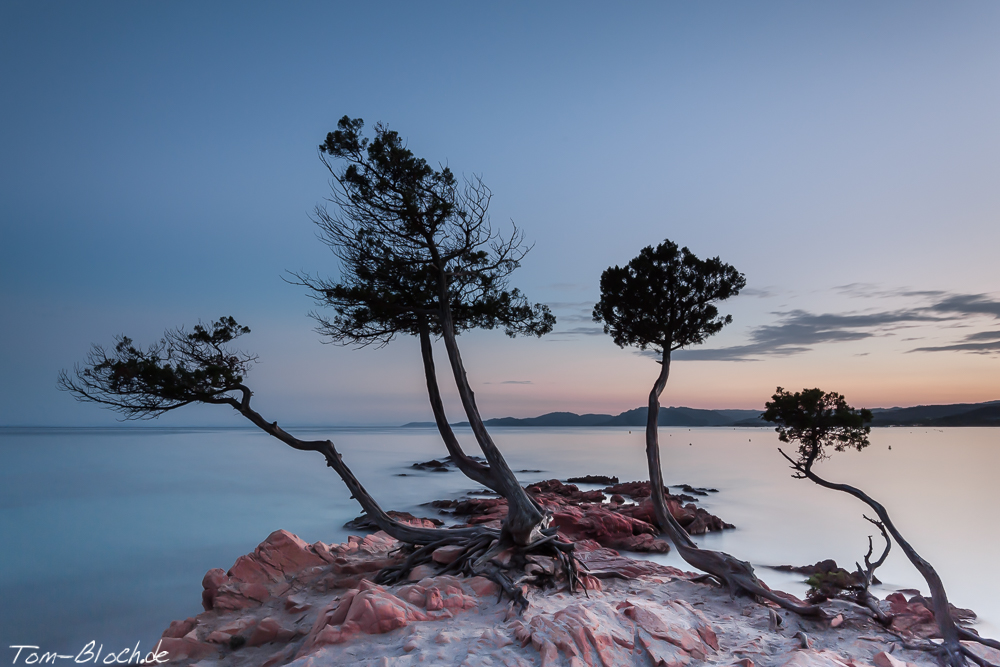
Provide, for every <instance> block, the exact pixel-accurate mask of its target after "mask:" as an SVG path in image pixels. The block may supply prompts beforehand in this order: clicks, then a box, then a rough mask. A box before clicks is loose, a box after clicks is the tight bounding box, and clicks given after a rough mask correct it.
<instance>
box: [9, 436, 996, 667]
mask: <svg viewBox="0 0 1000 667" xmlns="http://www.w3.org/2000/svg"><path fill="white" fill-rule="evenodd" d="M296 433H297V434H300V435H303V436H305V437H317V436H320V435H322V436H323V437H331V438H332V439H333V440H334V442H336V443H337V446H338V448H339V449H340V450H341V452H342V453H343V454H344V460H345V461H346V462H347V464H348V465H349V466H351V468H352V469H353V470H354V472H355V474H356V475H357V476H358V477H359V478H360V479H361V481H362V483H364V484H365V485H366V486H367V487H368V488H369V490H370V491H371V492H372V493H373V495H375V497H376V498H377V499H378V500H379V502H380V503H381V504H382V505H383V506H384V507H385V508H387V509H398V510H405V511H410V512H413V513H414V514H423V515H433V510H431V509H430V508H428V507H421V504H422V503H426V502H428V501H430V500H434V499H437V498H446V497H453V496H456V495H461V494H464V493H467V492H469V491H473V490H476V489H477V485H475V484H473V483H471V482H469V481H468V480H467V479H466V478H464V477H463V476H461V474H460V473H457V472H450V473H434V472H421V471H415V470H412V469H409V465H410V464H411V463H413V462H417V461H424V460H427V459H430V458H435V457H441V456H443V455H444V454H445V452H444V447H443V445H442V444H441V442H440V439H439V438H438V436H437V434H436V432H435V431H434V430H432V429H400V428H394V429H322V430H321V429H301V430H298V431H296ZM493 434H494V437H495V439H496V441H497V443H498V445H499V446H500V447H501V449H502V450H503V451H504V452H505V454H506V456H507V458H508V461H509V463H510V465H511V467H512V468H513V469H514V470H531V471H536V470H539V471H541V472H524V473H520V474H519V477H520V479H521V481H522V482H525V483H527V482H531V481H537V480H539V479H548V478H552V477H558V478H560V479H565V478H566V477H569V476H575V475H584V474H605V475H617V476H618V477H619V478H621V479H622V480H623V481H625V480H634V479H647V478H648V476H647V470H646V462H645V456H644V449H643V447H644V445H643V434H642V433H641V431H640V430H632V431H631V432H629V430H628V429H624V428H572V429H570V428H566V429H559V428H538V429H528V428H506V429H500V428H498V429H494V430H493ZM459 435H460V437H461V438H462V440H463V442H464V443H465V445H466V449H467V451H469V452H470V453H471V452H473V451H474V449H475V446H474V442H473V440H472V437H471V434H470V433H468V432H464V433H463V432H459ZM871 440H872V445H871V447H870V448H869V449H868V450H866V451H865V452H862V453H857V452H845V453H842V454H836V455H835V456H834V457H833V458H832V459H831V460H829V461H826V462H824V463H822V464H821V465H820V467H819V468H818V472H820V474H821V475H824V476H825V477H827V478H828V479H830V480H833V481H844V482H849V483H853V484H855V485H857V486H860V487H861V488H862V489H864V490H866V491H867V492H868V493H870V494H871V495H872V496H873V497H875V498H876V499H877V500H879V501H881V502H882V503H883V504H884V505H885V506H886V507H887V509H888V510H889V513H890V515H891V516H892V517H893V518H894V520H895V521H896V523H897V526H898V527H899V529H900V530H901V531H902V533H903V534H904V536H906V537H907V538H908V539H909V540H910V542H911V543H912V544H913V545H914V547H915V548H916V549H917V550H918V551H919V552H920V553H921V555H923V556H924V557H925V558H926V559H927V560H929V561H930V562H931V563H933V564H934V565H935V567H936V568H937V569H938V571H939V572H940V574H941V575H942V577H943V579H944V582H945V585H946V586H947V588H948V592H949V597H950V599H951V601H952V602H953V603H954V604H956V605H958V606H962V607H970V608H972V609H974V610H975V611H977V612H978V613H979V615H980V617H981V619H982V622H981V623H980V626H979V629H980V631H981V632H983V633H984V634H990V635H992V636H994V637H996V636H997V635H998V634H1000V633H998V631H997V629H998V628H1000V600H998V597H1000V590H998V584H997V583H996V581H995V579H992V578H991V577H990V575H989V572H990V571H991V570H992V569H993V568H992V566H993V564H994V563H995V562H996V559H997V554H998V553H1000V537H998V534H997V530H996V526H997V525H998V523H1000V485H998V484H997V482H996V477H997V473H998V471H1000V429H990V428H961V429H944V430H941V429H937V430H934V429H916V428H914V429H910V428H891V429H877V430H874V431H873V432H872V436H871ZM777 445H778V442H777V438H776V436H775V434H774V433H773V432H772V431H770V430H768V429H725V428H695V429H690V430H689V429H686V428H664V429H661V446H662V459H663V465H664V477H665V479H666V481H667V483H668V484H680V483H689V484H692V485H694V486H707V487H713V488H717V489H719V493H717V494H712V495H710V496H709V497H708V498H706V499H705V500H704V502H703V503H702V504H703V505H704V506H705V507H707V508H708V509H709V510H710V511H712V512H713V513H715V514H718V515H719V516H721V517H722V518H723V519H725V520H727V521H729V522H730V523H734V524H736V526H737V529H736V530H733V531H726V532H724V533H722V534H714V535H709V536H703V537H700V538H698V540H697V541H698V542H699V543H700V544H702V545H703V546H707V547H710V548H715V549H722V550H725V551H728V552H730V553H732V554H734V555H736V556H738V557H740V558H743V559H746V560H750V561H751V562H753V563H754V564H755V566H759V565H776V564H793V565H804V564H809V563H814V562H816V561H818V560H822V559H825V558H834V559H836V560H837V562H838V563H839V564H840V565H842V566H844V567H851V565H852V564H853V563H854V562H855V561H856V560H861V558H862V557H863V555H864V551H865V549H866V548H867V536H868V535H869V534H871V533H872V532H873V531H874V528H873V527H872V526H871V525H870V524H868V523H867V522H865V521H864V520H863V518H862V514H863V513H864V512H865V511H866V508H865V507H864V506H862V505H861V504H860V503H859V502H858V501H856V500H854V499H853V498H851V497H849V496H846V495H845V494H840V493H837V492H834V491H828V490H826V489H822V488H819V487H817V486H815V485H813V484H812V483H810V482H808V481H804V480H794V479H792V478H791V477H790V476H789V471H788V469H787V465H786V463H785V461H784V459H782V458H781V456H780V455H779V454H778V452H777V449H776V448H777ZM890 446H891V449H890ZM400 475H405V476H400ZM358 514H359V510H358V508H357V505H356V504H355V503H354V501H352V500H350V498H349V494H348V493H347V490H346V488H345V487H344V486H343V484H342V483H341V482H340V480H339V478H338V477H337V476H336V475H335V474H334V473H333V471H332V470H329V469H328V468H326V467H325V465H324V463H323V461H322V459H321V458H320V457H319V455H316V454H311V453H304V452H297V451H294V450H291V449H289V448H288V447H286V446H284V445H282V444H281V443H279V442H277V441H275V440H273V439H271V438H269V437H268V436H266V435H264V434H262V433H260V432H258V431H255V430H251V429H156V428H126V427H121V428H109V429H12V428H8V429H0V530H2V534H3V535H4V536H5V538H6V539H5V540H4V543H3V546H2V548H0V554H2V556H0V558H2V567H0V634H2V637H0V639H2V640H3V641H4V644H3V646H5V647H6V646H10V645H12V644H33V645H40V646H43V647H45V648H47V649H48V650H58V651H63V652H69V651H73V652H74V653H75V652H76V651H77V650H79V649H80V648H82V647H83V645H84V644H85V643H86V642H88V641H90V640H96V641H97V642H98V643H104V644H106V645H108V646H109V647H115V646H121V647H124V646H133V645H134V644H135V642H136V641H140V640H141V641H142V642H143V646H144V647H145V646H147V645H149V643H150V642H152V641H154V640H155V638H157V637H159V635H160V633H161V632H162V631H163V629H164V628H165V627H166V626H167V625H168V624H169V622H170V621H171V620H174V619H178V618H184V617H187V616H191V615H194V614H197V613H198V612H199V611H201V605H200V595H201V585H200V582H201V578H202V576H203V575H204V573H205V572H206V571H207V570H208V569H210V568H213V567H222V568H228V567H229V566H230V565H232V563H233V561H235V559H236V558H237V557H238V556H240V555H242V554H244V553H247V552H249V551H252V550H253V548H254V547H255V546H256V545H257V544H258V543H259V542H260V541H262V540H263V539H264V538H265V537H267V535H268V534H269V533H270V532H271V531H273V530H277V529H278V528H285V529H287V530H290V531H292V532H294V533H296V534H298V535H299V536H301V537H302V538H303V539H305V540H307V541H309V542H313V541H316V540H323V541H325V542H341V541H344V540H345V539H346V537H347V534H348V532H347V531H346V530H345V529H344V528H343V524H344V522H345V521H347V520H349V519H351V518H353V517H355V516H357V515H358ZM876 546H877V547H878V536H876ZM657 560H662V561H664V562H667V563H669V564H673V565H680V559H679V558H677V557H676V556H675V555H674V554H669V555H667V556H665V557H657ZM759 574H760V575H761V577H762V578H763V579H765V580H766V581H768V582H769V583H771V585H773V586H778V587H782V588H785V589H786V590H789V591H790V592H793V593H796V594H800V595H801V594H802V593H804V591H805V585H804V584H802V583H801V581H800V579H801V577H799V576H798V575H789V574H783V573H778V572H774V571H770V570H767V569H763V568H759ZM878 575H879V577H880V578H881V579H882V580H883V581H884V582H885V585H884V586H883V587H881V588H880V589H878V590H877V591H876V593H877V594H879V595H883V596H884V595H885V594H886V593H888V592H891V591H892V590H895V589H897V588H918V589H922V590H926V587H925V586H924V584H923V581H922V580H921V578H920V577H919V575H918V574H917V573H916V572H915V571H914V570H913V569H912V567H911V566H910V565H909V563H908V562H907V561H906V559H905V558H904V557H903V556H902V554H901V553H900V552H899V549H898V548H896V549H893V551H892V553H891V555H890V557H889V560H888V562H887V563H886V565H885V566H883V567H882V568H881V569H880V570H879V573H878ZM43 650H44V648H43Z"/></svg>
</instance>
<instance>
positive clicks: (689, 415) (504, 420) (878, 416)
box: [403, 401, 1000, 428]
mask: <svg viewBox="0 0 1000 667" xmlns="http://www.w3.org/2000/svg"><path fill="white" fill-rule="evenodd" d="M648 413H649V409H648V408H636V409H634V410H628V411H626V412H623V413H621V414H619V415H605V414H585V415H578V414H576V413H574V412H550V413H548V414H544V415H542V416H540V417H528V418H526V419H517V418H515V417H500V418H498V419H487V420H486V425H487V426H564V427H565V426H634V427H642V426H645V425H646V415H647V414H648ZM872 413H873V419H872V426H1000V401H989V402H986V403H956V404H954V405H918V406H915V407H912V408H874V409H873V410H872ZM760 414H761V411H760V410H700V409H698V408H683V407H678V408H675V407H670V408H660V415H659V420H658V422H659V424H660V426H768V425H769V424H768V422H765V421H764V420H762V419H761V418H760ZM468 425H469V422H459V423H457V424H452V426H468ZM433 427H434V422H410V423H409V424H403V428H433Z"/></svg>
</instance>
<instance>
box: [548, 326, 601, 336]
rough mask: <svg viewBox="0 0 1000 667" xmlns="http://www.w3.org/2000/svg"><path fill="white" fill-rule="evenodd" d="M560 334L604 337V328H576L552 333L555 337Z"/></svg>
mask: <svg viewBox="0 0 1000 667" xmlns="http://www.w3.org/2000/svg"><path fill="white" fill-rule="evenodd" d="M560 334H566V335H568V336H603V335H604V327H574V328H572V329H564V330H561V331H553V332H552V335H553V336H558V335H560Z"/></svg>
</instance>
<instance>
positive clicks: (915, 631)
mask: <svg viewBox="0 0 1000 667" xmlns="http://www.w3.org/2000/svg"><path fill="white" fill-rule="evenodd" d="M885 599H886V602H888V603H889V613H890V614H892V625H891V626H889V627H890V629H891V630H893V631H895V632H898V633H900V634H902V635H909V636H912V637H920V638H922V639H937V638H939V637H940V636H941V630H940V628H938V624H937V621H935V620H934V612H933V611H931V609H932V604H931V601H930V600H928V599H926V598H924V597H923V596H921V595H914V596H913V597H911V598H910V599H909V600H907V599H906V597H905V596H904V595H903V594H902V593H892V594H890V595H888V596H886V598H885ZM948 606H949V607H950V609H951V617H952V618H953V619H955V621H956V622H969V621H973V620H975V618H976V614H975V612H973V611H972V610H971V609H961V608H959V607H956V606H955V605H953V604H949V605H948Z"/></svg>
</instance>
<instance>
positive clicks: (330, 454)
mask: <svg viewBox="0 0 1000 667" xmlns="http://www.w3.org/2000/svg"><path fill="white" fill-rule="evenodd" d="M249 395H250V390H249V389H244V390H243V396H244V397H243V400H242V401H237V400H236V399H229V400H225V401H221V402H225V403H227V404H229V405H231V406H232V407H234V408H235V409H236V410H237V411H238V412H239V413H240V414H242V415H243V416H244V417H246V418H247V419H249V420H250V421H251V422H252V423H253V424H254V425H255V426H257V427H258V428H260V429H261V430H262V431H264V432H265V433H267V434H269V435H271V436H273V437H275V438H277V439H278V440H280V441H281V442H283V443H285V444H286V445H288V446H289V447H292V448H294V449H298V450H301V451H313V452H319V453H320V454H322V455H323V456H324V458H326V464H327V465H328V466H330V467H331V468H333V469H334V470H335V471H336V473H337V474H338V475H340V478H341V479H342V480H343V481H344V484H346V485H347V488H348V489H349V490H350V492H351V497H352V498H354V499H355V500H357V501H358V504H360V505H361V508H362V509H363V510H364V512H365V514H367V515H368V517H369V518H370V519H371V520H372V521H374V522H375V524H376V525H377V526H378V527H379V528H380V529H381V530H384V531H385V532H386V533H388V534H389V535H391V536H392V537H394V538H396V539H397V540H399V541H400V542H408V543H410V544H430V543H432V542H440V541H441V540H448V541H450V540H454V541H456V542H459V541H462V540H465V539H468V538H470V537H477V536H481V535H483V534H484V531H483V530H482V529H481V528H455V529H442V528H418V527H416V526H411V525H409V524H405V523H402V522H400V521H396V520H395V519H393V518H392V517H391V516H389V515H388V514H386V513H385V511H384V510H383V509H382V508H381V507H380V506H379V504H378V503H377V502H376V501H375V499H374V498H373V497H372V496H371V494H369V493H368V491H367V489H365V487H364V486H363V485H362V484H361V482H360V481H358V478H357V477H355V476H354V473H353V472H351V469H350V468H348V467H347V464H345V463H344V461H343V456H342V455H341V454H340V452H338V451H337V448H336V447H335V446H334V444H333V442H331V441H330V440H299V439H298V438H296V437H294V436H292V435H291V434H289V433H288V432H287V431H285V430H284V429H282V428H281V427H280V426H278V422H268V421H266V420H265V419H264V418H263V417H262V416H261V415H260V413H258V412H257V411H255V410H253V409H252V408H251V407H250V402H249Z"/></svg>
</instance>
